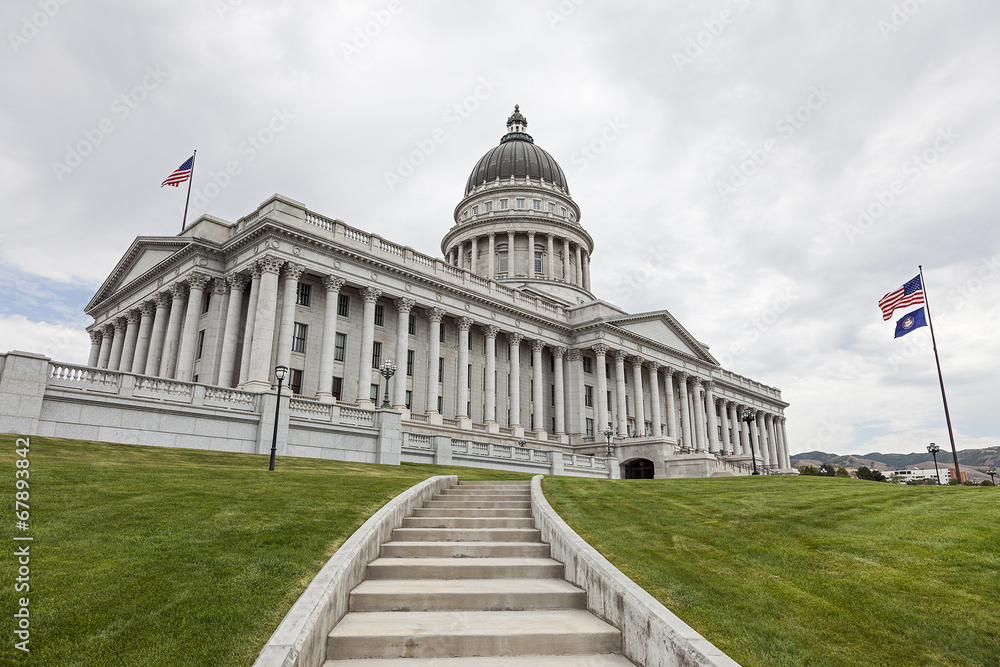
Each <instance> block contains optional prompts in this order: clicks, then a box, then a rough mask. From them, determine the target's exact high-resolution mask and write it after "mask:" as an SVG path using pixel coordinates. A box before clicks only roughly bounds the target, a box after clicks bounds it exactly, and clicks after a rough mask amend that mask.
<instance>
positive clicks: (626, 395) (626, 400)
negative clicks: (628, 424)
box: [625, 394, 632, 415]
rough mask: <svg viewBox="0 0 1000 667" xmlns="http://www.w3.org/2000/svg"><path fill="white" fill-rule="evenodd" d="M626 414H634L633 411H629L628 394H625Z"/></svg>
mask: <svg viewBox="0 0 1000 667" xmlns="http://www.w3.org/2000/svg"><path fill="white" fill-rule="evenodd" d="M625 414H627V415H630V414H632V411H631V410H629V409H628V394H625Z"/></svg>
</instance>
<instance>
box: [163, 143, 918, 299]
mask: <svg viewBox="0 0 1000 667" xmlns="http://www.w3.org/2000/svg"><path fill="white" fill-rule="evenodd" d="M196 157H198V151H197V150H195V152H194V153H193V154H192V155H191V175H190V176H189V177H188V195H187V199H185V200H184V219H183V220H182V221H181V233H182V234H183V233H184V228H185V227H187V219H188V202H189V201H191V184H192V183H194V159H195V158H196ZM925 294H926V292H925Z"/></svg>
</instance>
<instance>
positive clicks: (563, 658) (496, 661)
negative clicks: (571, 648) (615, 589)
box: [323, 654, 635, 667]
mask: <svg viewBox="0 0 1000 667" xmlns="http://www.w3.org/2000/svg"><path fill="white" fill-rule="evenodd" d="M323 667H635V665H634V663H632V662H630V661H629V660H628V658H625V657H624V656H621V655H612V654H605V655H519V656H504V657H502V658H484V657H475V658H423V659H420V658H418V659H407V660H404V659H403V658H399V659H391V658H390V659H388V660H327V661H326V662H325V663H324V664H323Z"/></svg>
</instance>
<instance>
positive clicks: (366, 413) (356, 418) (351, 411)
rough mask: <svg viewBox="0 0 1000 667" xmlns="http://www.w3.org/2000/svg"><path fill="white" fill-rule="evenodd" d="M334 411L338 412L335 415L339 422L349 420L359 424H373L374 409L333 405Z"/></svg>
mask: <svg viewBox="0 0 1000 667" xmlns="http://www.w3.org/2000/svg"><path fill="white" fill-rule="evenodd" d="M333 407H334V408H336V410H335V411H336V412H339V413H340V414H339V415H337V416H338V417H339V418H340V419H339V421H340V422H341V423H344V422H351V423H354V424H358V425H361V426H374V425H375V411H374V410H366V409H364V408H354V407H349V406H346V405H335V406H333Z"/></svg>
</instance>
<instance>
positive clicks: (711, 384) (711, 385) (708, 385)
mask: <svg viewBox="0 0 1000 667" xmlns="http://www.w3.org/2000/svg"><path fill="white" fill-rule="evenodd" d="M702 384H704V385H705V391H712V390H714V389H715V380H703V381H702Z"/></svg>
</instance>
